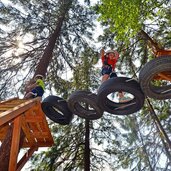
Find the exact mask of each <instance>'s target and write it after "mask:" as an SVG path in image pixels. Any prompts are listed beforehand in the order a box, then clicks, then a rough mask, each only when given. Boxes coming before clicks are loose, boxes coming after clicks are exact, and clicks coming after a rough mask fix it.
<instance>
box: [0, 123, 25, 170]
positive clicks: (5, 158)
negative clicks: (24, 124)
mask: <svg viewBox="0 0 171 171" xmlns="http://www.w3.org/2000/svg"><path fill="white" fill-rule="evenodd" d="M12 133H13V125H11V126H9V129H8V131H7V134H6V137H5V138H4V140H3V142H2V144H1V147H0V171H8V166H9V159H10V150H11V143H12ZM24 137H25V135H24V132H23V130H22V129H21V133H20V144H19V149H20V148H21V147H22V144H23V142H24ZM18 153H19V151H18Z"/></svg>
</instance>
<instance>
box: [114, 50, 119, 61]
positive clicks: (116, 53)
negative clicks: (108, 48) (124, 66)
mask: <svg viewBox="0 0 171 171" xmlns="http://www.w3.org/2000/svg"><path fill="white" fill-rule="evenodd" d="M114 53H115V57H116V61H117V60H118V58H119V53H118V52H117V51H116V50H115V51H114Z"/></svg>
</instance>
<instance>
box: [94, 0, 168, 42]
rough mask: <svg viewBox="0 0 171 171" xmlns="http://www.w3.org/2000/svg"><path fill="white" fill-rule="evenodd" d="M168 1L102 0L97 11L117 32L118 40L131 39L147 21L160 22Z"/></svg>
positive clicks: (103, 20)
mask: <svg viewBox="0 0 171 171" xmlns="http://www.w3.org/2000/svg"><path fill="white" fill-rule="evenodd" d="M167 4H168V1H167V0H165V1H162V2H161V1H160V0H158V1H156V0H153V1H149V0H144V1H141V0H122V1H120V0H101V1H100V3H99V5H98V7H96V11H97V12H98V13H99V14H100V17H99V20H100V21H102V23H104V24H105V25H108V26H110V29H111V31H112V32H116V33H117V35H116V40H124V41H126V42H127V41H129V38H130V37H133V36H135V35H136V34H137V33H138V32H139V31H140V30H141V29H143V28H144V26H145V25H146V23H147V21H149V22H150V23H151V22H154V21H155V22H156V23H159V21H158V20H156V19H157V18H158V17H159V18H160V17H164V16H165V11H166V8H167Z"/></svg>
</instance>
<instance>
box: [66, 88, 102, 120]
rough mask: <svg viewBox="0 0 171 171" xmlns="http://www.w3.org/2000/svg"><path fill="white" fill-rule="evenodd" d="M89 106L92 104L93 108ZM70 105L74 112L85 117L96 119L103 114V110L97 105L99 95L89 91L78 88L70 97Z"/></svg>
mask: <svg viewBox="0 0 171 171" xmlns="http://www.w3.org/2000/svg"><path fill="white" fill-rule="evenodd" d="M80 103H84V104H86V105H85V106H83V105H81V104H80ZM88 106H91V109H89V108H88ZM68 107H69V108H70V110H71V111H72V112H73V113H74V114H76V115H78V116H79V117H81V118H84V119H89V120H95V119H99V118H101V117H102V115H103V110H102V109H101V108H99V106H98V105H97V95H96V94H93V93H91V92H89V91H82V90H77V91H75V92H74V93H72V94H71V96H70V97H69V99H68Z"/></svg>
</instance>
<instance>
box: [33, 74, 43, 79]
mask: <svg viewBox="0 0 171 171" xmlns="http://www.w3.org/2000/svg"><path fill="white" fill-rule="evenodd" d="M38 77H40V78H41V79H43V78H44V76H43V75H41V74H37V75H36V76H35V77H34V79H37V78H38Z"/></svg>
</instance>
